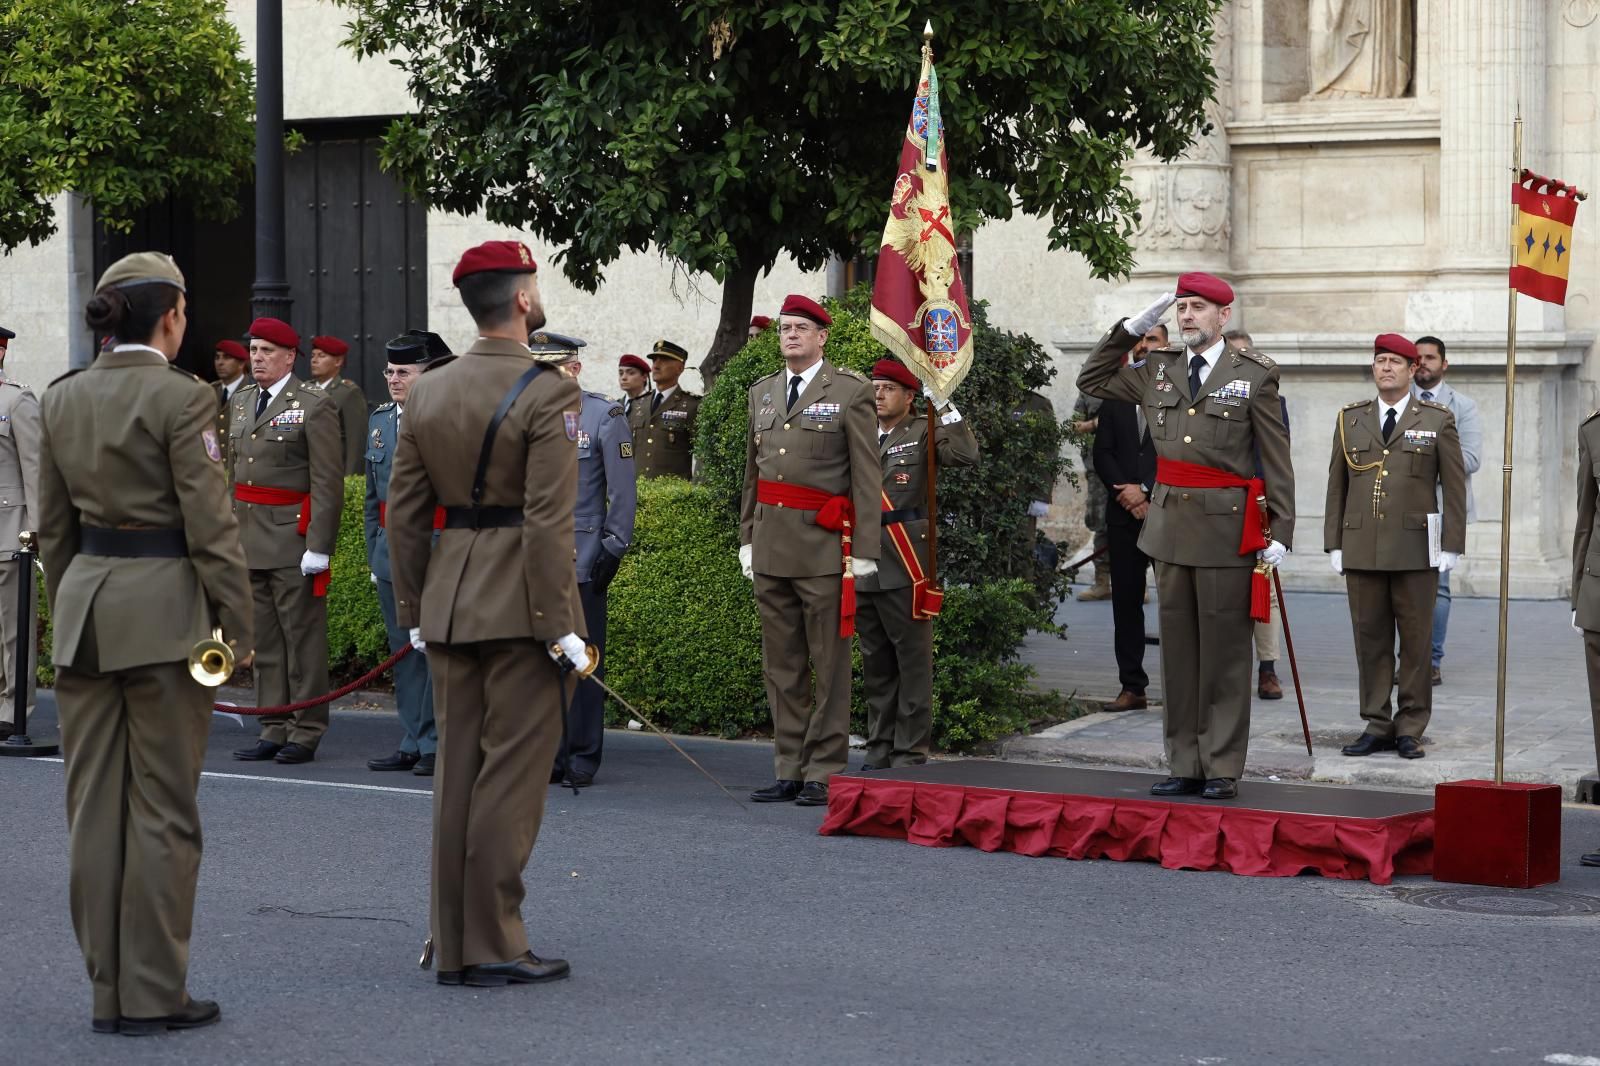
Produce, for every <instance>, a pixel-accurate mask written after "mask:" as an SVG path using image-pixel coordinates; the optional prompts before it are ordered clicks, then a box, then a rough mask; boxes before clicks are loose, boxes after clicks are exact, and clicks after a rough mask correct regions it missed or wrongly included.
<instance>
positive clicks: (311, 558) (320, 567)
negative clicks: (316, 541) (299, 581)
mask: <svg viewBox="0 0 1600 1066" xmlns="http://www.w3.org/2000/svg"><path fill="white" fill-rule="evenodd" d="M327 568H328V557H327V556H326V555H323V554H322V553H321V552H314V551H310V550H308V551H307V552H306V553H305V554H304V555H302V556H300V573H301V575H302V576H304V577H310V576H311V575H312V574H320V573H322V572H323V571H324V570H326V569H327Z"/></svg>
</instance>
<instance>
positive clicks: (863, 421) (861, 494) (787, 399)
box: [739, 296, 883, 807]
mask: <svg viewBox="0 0 1600 1066" xmlns="http://www.w3.org/2000/svg"><path fill="white" fill-rule="evenodd" d="M832 322H833V320H832V319H831V318H830V317H829V316H828V312H827V311H825V310H823V308H822V306H821V305H820V304H818V303H816V302H815V301H814V300H810V299H807V298H806V297H804V296H790V297H789V298H788V299H786V300H785V301H784V303H783V308H782V311H781V312H780V325H779V330H780V338H779V348H780V350H781V351H782V352H783V359H784V363H785V365H786V367H787V369H786V370H784V371H782V372H780V373H776V374H770V375H768V376H767V377H764V378H761V379H760V380H759V381H757V382H756V383H755V384H754V385H751V386H750V396H749V402H750V428H749V433H748V437H749V445H748V447H747V449H746V451H745V465H744V495H743V499H742V504H741V507H740V520H739V542H740V545H741V546H740V548H739V565H740V567H741V568H742V569H743V571H744V575H745V577H747V578H750V579H752V580H753V581H754V582H755V592H756V604H757V606H758V607H759V608H760V611H761V670H762V673H763V674H764V675H765V677H766V683H767V702H768V703H769V704H770V705H771V707H772V730H773V767H774V770H775V771H776V776H777V780H776V781H775V782H774V783H773V784H771V785H769V786H768V787H766V788H762V789H758V790H756V791H755V792H754V793H752V794H751V797H750V798H751V799H752V800H754V801H755V802H757V803H781V802H786V801H791V800H792V801H794V802H795V803H797V804H799V805H801V806H806V807H820V806H824V805H826V804H827V802H828V778H829V776H830V775H832V774H836V773H838V772H840V771H841V770H843V769H844V768H845V760H846V755H847V753H848V750H849V730H850V633H851V630H852V629H853V628H854V627H853V623H852V622H849V621H845V622H844V625H843V626H842V625H841V622H842V620H841V612H842V607H843V604H842V602H841V596H842V594H843V580H844V578H845V576H846V574H847V573H848V574H849V575H850V577H851V579H852V581H854V580H860V579H863V578H867V577H870V576H871V575H873V574H875V573H877V569H878V554H879V552H880V551H881V547H880V545H879V533H880V531H881V520H880V519H879V514H880V512H881V510H882V507H881V502H880V496H879V492H880V490H881V489H880V487H881V485H882V483H883V468H882V466H880V465H879V461H878V449H877V448H876V447H875V445H876V443H877V441H876V436H875V430H876V425H877V416H876V414H875V410H874V406H873V400H872V386H871V385H870V384H869V383H868V382H867V379H866V378H865V377H863V376H862V375H860V374H858V373H856V372H855V371H853V370H841V369H839V368H837V367H835V366H834V365H833V364H832V363H830V362H828V360H827V359H826V358H824V356H823V346H824V345H826V344H827V342H828V326H830V325H831V324H832ZM846 535H847V536H848V537H849V540H848V541H846V540H845V539H844V537H845V536H846ZM808 658H809V660H810V662H809V664H808V662H807V660H808ZM813 670H814V671H815V675H816V684H815V693H816V703H815V705H813V704H812V692H813V686H812V672H813Z"/></svg>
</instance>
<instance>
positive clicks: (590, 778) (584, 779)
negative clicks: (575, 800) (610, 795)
mask: <svg viewBox="0 0 1600 1066" xmlns="http://www.w3.org/2000/svg"><path fill="white" fill-rule="evenodd" d="M561 783H562V784H563V785H570V786H571V787H572V788H588V787H589V786H590V785H592V784H594V775H593V774H591V773H589V772H587V771H585V770H573V771H572V772H571V773H569V774H567V776H566V777H565V778H564V779H563V780H562V782H561Z"/></svg>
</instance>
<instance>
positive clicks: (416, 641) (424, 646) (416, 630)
mask: <svg viewBox="0 0 1600 1066" xmlns="http://www.w3.org/2000/svg"><path fill="white" fill-rule="evenodd" d="M410 635H411V646H412V647H413V648H416V649H417V650H418V651H427V650H428V642H427V641H425V640H423V639H422V627H421V626H416V627H413V628H412V630H411V634H410Z"/></svg>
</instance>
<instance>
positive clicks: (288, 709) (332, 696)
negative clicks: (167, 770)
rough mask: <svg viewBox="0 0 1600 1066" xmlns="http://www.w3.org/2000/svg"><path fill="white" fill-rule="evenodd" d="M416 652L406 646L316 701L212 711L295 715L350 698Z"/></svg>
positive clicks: (218, 707) (215, 706)
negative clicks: (308, 709) (343, 697)
mask: <svg viewBox="0 0 1600 1066" xmlns="http://www.w3.org/2000/svg"><path fill="white" fill-rule="evenodd" d="M415 650H416V649H414V648H413V647H412V646H411V645H409V644H407V645H405V646H404V647H402V648H401V649H400V650H399V651H397V652H395V653H394V654H393V655H391V656H389V657H388V658H387V659H385V660H384V661H383V662H381V663H379V664H378V665H377V666H375V667H373V668H372V669H371V670H369V671H367V672H366V673H364V674H362V675H361V676H360V677H358V678H356V679H355V680H354V681H352V682H350V683H349V684H348V685H345V686H344V687H343V688H336V689H334V690H333V691H332V692H330V693H328V694H327V695H326V696H318V697H316V698H315V699H309V700H301V701H300V702H299V703H286V704H284V705H283V706H281V707H234V706H232V705H230V704H226V703H213V704H212V705H211V709H212V710H215V711H224V712H226V713H228V714H248V715H263V714H293V713H294V712H296V711H303V710H305V709H306V708H307V707H319V706H321V705H322V704H324V703H332V702H333V701H334V700H336V699H338V698H339V697H340V696H348V695H350V693H352V692H354V691H355V690H356V689H358V688H361V687H362V686H364V685H370V684H371V683H372V682H373V681H376V680H377V679H378V676H379V675H380V674H382V673H383V672H384V671H385V670H388V669H389V668H390V667H391V666H393V665H394V664H395V663H397V662H399V661H400V660H401V659H404V658H405V657H406V656H407V655H410V654H411V653H412V652H413V651H415Z"/></svg>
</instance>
